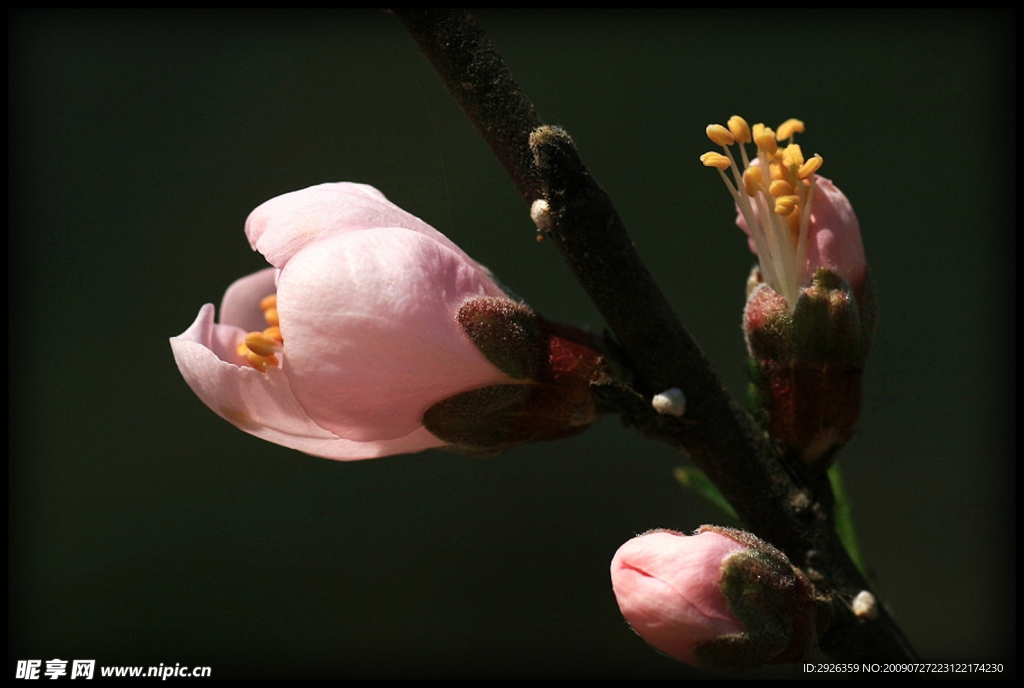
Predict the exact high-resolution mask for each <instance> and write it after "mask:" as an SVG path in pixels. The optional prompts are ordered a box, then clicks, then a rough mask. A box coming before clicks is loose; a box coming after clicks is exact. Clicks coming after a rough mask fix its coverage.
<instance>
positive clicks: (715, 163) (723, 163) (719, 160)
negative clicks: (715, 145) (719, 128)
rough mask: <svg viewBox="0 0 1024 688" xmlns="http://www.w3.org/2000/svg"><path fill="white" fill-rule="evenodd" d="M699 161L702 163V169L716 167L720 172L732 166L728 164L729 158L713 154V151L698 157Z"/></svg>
mask: <svg viewBox="0 0 1024 688" xmlns="http://www.w3.org/2000/svg"><path fill="white" fill-rule="evenodd" d="M700 161H701V162H702V163H704V167H717V168H718V169H720V170H727V169H729V166H730V165H732V163H731V162H729V158H727V157H725V156H724V155H722V154H721V153H715V152H713V151H710V152H707V153H705V154H704V155H702V156H700Z"/></svg>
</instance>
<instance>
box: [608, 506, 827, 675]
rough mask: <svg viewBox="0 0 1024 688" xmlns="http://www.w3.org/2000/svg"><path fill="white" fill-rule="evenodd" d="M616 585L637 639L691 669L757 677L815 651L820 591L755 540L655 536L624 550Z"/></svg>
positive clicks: (710, 529) (727, 535) (716, 532)
mask: <svg viewBox="0 0 1024 688" xmlns="http://www.w3.org/2000/svg"><path fill="white" fill-rule="evenodd" d="M611 577H612V588H613V590H614V592H615V597H616V600H617V601H618V604H619V609H620V611H621V612H622V615H623V616H624V617H625V618H626V620H627V621H628V622H629V624H630V626H632V628H633V630H634V631H636V633H637V634H638V635H640V637H642V638H643V639H644V640H646V641H647V642H648V643H649V644H650V645H651V646H653V647H654V648H655V649H657V650H659V651H661V652H663V653H664V654H666V655H668V656H669V657H672V658H673V659H676V660H679V661H681V662H685V663H687V664H690V665H692V666H696V667H701V668H705V669H715V670H722V671H735V670H741V669H750V668H754V667H758V666H761V665H763V664H768V663H784V662H793V661H797V660H798V659H800V658H801V657H803V656H804V655H805V654H806V653H807V652H809V651H810V650H811V649H813V648H814V647H815V644H816V631H815V603H814V590H813V587H812V586H811V584H810V582H809V581H808V580H807V578H806V576H804V574H803V573H802V572H800V571H799V570H798V569H796V568H795V567H793V566H792V565H791V564H790V562H789V560H788V559H787V558H786V556H785V555H784V554H783V553H782V552H780V551H779V550H777V549H775V548H774V547H772V546H771V545H769V544H768V543H766V542H764V541H762V540H760V539H758V538H757V537H755V536H753V535H751V534H750V533H746V532H743V531H738V530H734V529H731V528H721V527H717V526H702V527H701V528H699V529H698V530H697V531H696V532H695V533H694V535H692V536H687V535H684V534H682V533H677V532H674V531H670V530H653V531H650V532H648V533H644V534H643V535H640V536H638V537H635V538H633V539H632V540H630V541H628V542H626V543H625V544H624V545H622V547H620V548H619V550H618V551H617V552H616V553H615V557H614V558H613V559H612V565H611Z"/></svg>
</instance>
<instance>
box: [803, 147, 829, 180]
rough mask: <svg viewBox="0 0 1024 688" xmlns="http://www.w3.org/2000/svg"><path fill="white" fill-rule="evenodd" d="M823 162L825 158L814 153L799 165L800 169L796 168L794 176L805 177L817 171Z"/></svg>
mask: <svg viewBox="0 0 1024 688" xmlns="http://www.w3.org/2000/svg"><path fill="white" fill-rule="evenodd" d="M824 162H825V160H824V159H823V158H822V157H821V156H820V155H818V154H817V153H815V154H814V157H812V158H811V159H809V160H808V161H807V162H805V163H804V164H803V165H801V166H800V169H798V170H797V171H796V178H797V179H807V178H808V177H810V176H811V175H812V174H814V173H815V172H817V171H818V169H819V168H821V166H822V164H823V163H824Z"/></svg>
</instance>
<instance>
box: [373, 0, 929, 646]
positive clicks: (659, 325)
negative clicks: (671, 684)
mask: <svg viewBox="0 0 1024 688" xmlns="http://www.w3.org/2000/svg"><path fill="white" fill-rule="evenodd" d="M392 11H393V12H394V14H395V15H397V16H398V18H399V19H400V20H401V21H402V23H403V24H404V25H405V27H406V29H407V30H408V31H409V33H410V34H411V35H412V37H413V39H414V40H415V41H416V42H417V44H418V45H419V48H420V50H421V51H422V52H423V54H424V55H425V56H426V57H427V59H428V60H429V61H430V62H431V63H432V64H433V66H434V68H435V70H436V71H437V73H438V75H439V76H440V78H441V80H442V81H443V82H444V84H445V85H446V86H447V88H448V90H449V91H450V92H451V93H452V95H454V97H455V99H456V100H457V101H458V102H459V104H460V106H461V107H462V109H463V110H464V111H465V112H466V114H467V116H468V117H469V119H470V120H471V121H472V122H473V124H474V125H475V126H476V128H477V130H478V131H479V132H480V133H481V135H482V136H483V137H484V139H485V140H486V141H487V143H488V145H489V146H490V147H491V150H492V151H493V152H494V155H495V156H496V157H497V159H498V160H499V161H500V162H501V164H502V165H503V166H504V167H505V170H506V172H507V173H508V175H509V177H510V178H511V179H512V181H513V183H514V184H515V186H516V188H517V189H518V190H519V193H520V194H521V195H522V197H523V199H524V200H525V201H526V202H527V203H528V204H532V203H533V202H534V201H536V200H538V199H543V200H545V201H547V202H548V204H549V208H550V212H551V226H550V231H549V232H548V235H549V236H550V237H551V239H552V241H553V243H554V244H555V246H556V247H557V248H558V249H559V251H561V253H562V255H563V256H564V258H565V259H566V261H567V262H568V263H569V266H570V267H571V268H572V271H573V273H574V274H575V276H576V279H577V280H578V281H579V282H580V284H581V285H582V286H583V288H584V290H585V291H586V292H587V294H588V295H589V296H590V298H591V300H593V302H594V304H595V305H596V306H597V307H598V309H599V310H600V312H601V314H602V315H603V316H604V318H605V321H606V322H607V324H608V327H609V329H610V330H611V331H612V332H613V333H614V335H615V337H616V338H617V340H618V343H619V345H620V346H621V348H622V351H623V352H624V354H625V356H626V357H627V359H628V362H629V364H630V365H631V366H632V368H633V369H634V370H635V372H636V373H637V376H638V379H637V381H636V383H635V385H634V387H635V388H636V391H633V390H631V389H628V388H625V387H623V388H609V389H605V390H601V391H600V394H601V398H602V401H603V403H604V404H606V405H610V406H613V407H615V408H616V409H617V410H618V411H620V412H621V413H622V414H623V417H624V419H626V420H627V422H629V423H630V424H632V425H635V426H636V427H637V428H638V429H640V430H641V431H642V432H644V433H645V434H647V435H649V436H652V437H656V438H658V439H661V440H663V441H666V442H669V443H671V444H673V445H674V446H676V447H678V448H680V449H683V450H685V451H686V452H687V453H688V454H689V455H690V457H691V459H692V460H693V462H694V463H695V464H696V465H697V466H698V467H699V468H700V469H701V470H703V471H704V472H705V473H706V474H707V476H708V477H709V478H710V479H711V481H712V482H714V484H715V485H716V487H717V488H718V489H719V490H720V491H721V493H722V494H723V495H724V496H725V498H726V499H727V500H728V501H729V502H730V504H732V505H733V507H734V508H735V509H736V512H737V513H738V514H739V517H740V518H741V519H742V521H743V523H744V524H745V526H746V527H747V528H748V529H749V530H751V531H753V532H754V533H755V534H757V535H759V536H760V537H762V538H764V539H765V540H768V541H769V542H771V543H772V544H774V545H775V546H776V547H778V548H780V549H782V550H783V551H785V552H786V554H787V555H788V556H789V557H790V559H791V560H792V561H793V563H794V564H796V565H797V566H800V567H801V568H802V569H803V570H804V571H805V572H806V573H807V574H808V576H809V577H810V578H811V580H812V581H813V582H814V584H815V587H816V588H817V590H818V591H819V592H820V593H823V594H825V595H826V596H829V597H831V600H832V605H831V614H832V619H831V622H830V623H829V624H828V625H827V629H826V630H825V631H824V632H823V634H822V636H821V637H820V638H819V643H820V645H821V647H822V649H823V650H824V651H825V652H826V653H827V654H829V655H830V656H832V657H833V658H835V659H842V660H847V661H855V660H871V661H884V660H908V659H913V658H915V656H916V653H915V652H914V650H913V648H912V647H911V645H910V643H909V642H908V641H907V639H906V638H905V637H904V636H903V633H902V632H901V631H900V629H899V628H898V627H897V626H896V624H895V622H894V621H893V620H892V618H891V617H890V616H889V615H888V614H887V613H886V612H885V610H884V608H881V609H880V613H879V615H878V616H877V618H875V619H860V618H857V617H855V616H854V615H853V613H852V611H851V610H850V607H849V602H850V600H852V599H853V598H854V597H855V596H856V595H857V594H858V593H859V592H860V591H862V590H869V589H870V586H869V585H868V583H867V582H866V581H865V580H864V579H863V577H862V575H861V574H860V572H859V571H858V570H857V567H856V566H855V565H854V563H853V562H852V561H851V560H850V558H849V556H848V555H847V553H846V551H845V550H844V549H843V546H842V544H841V542H840V541H839V538H838V537H837V536H836V532H835V526H834V521H833V506H834V505H833V495H832V491H831V488H830V486H829V484H828V479H827V477H825V476H824V475H819V476H811V475H808V474H807V472H806V471H804V470H803V468H802V466H799V465H793V464H786V463H785V462H784V459H783V458H782V457H781V456H780V455H779V453H778V452H776V451H774V449H773V448H772V447H770V446H769V445H768V444H767V443H766V442H765V440H764V439H763V437H762V435H761V433H759V432H758V431H757V430H756V429H755V428H754V426H753V425H752V424H751V422H750V420H749V418H748V417H747V415H746V413H744V412H743V411H742V410H741V409H740V408H739V407H738V406H737V404H736V403H735V402H734V401H733V399H732V397H731V396H730V395H729V393H728V392H727V391H726V390H725V388H724V386H723V385H722V383H721V381H720V380H719V378H718V376H717V375H716V374H715V372H714V371H713V370H712V368H711V365H710V363H709V362H708V360H707V358H706V357H705V356H704V355H703V353H702V352H701V351H700V349H699V348H698V346H697V344H696V343H695V342H694V341H693V339H692V338H691V337H690V335H689V333H688V332H687V331H686V329H685V328H684V327H683V326H682V324H681V323H680V322H679V319H678V318H677V317H676V315H675V313H674V312H673V310H672V307H671V306H670V305H669V303H668V301H667V300H666V299H665V297H664V295H663V294H662V292H661V290H660V289H659V288H658V286H657V284H655V282H654V279H653V278H652V277H651V274H650V272H649V271H648V270H647V268H646V266H645V265H644V264H643V262H642V261H641V260H640V257H639V255H638V254H637V252H636V250H635V248H634V247H633V244H632V242H631V241H630V239H629V236H628V234H627V233H626V229H625V227H624V226H623V224H622V221H621V220H620V219H619V216H618V214H617V213H616V212H615V209H614V207H613V206H612V203H611V200H610V199H609V198H608V196H607V194H606V193H605V192H604V190H603V189H602V188H601V187H600V186H599V185H598V184H597V182H596V181H595V180H594V179H593V177H591V176H590V174H589V172H588V171H587V169H586V167H585V165H584V164H583V162H582V160H581V159H580V157H579V154H578V152H577V150H576V147H575V145H574V144H573V142H572V140H571V139H570V137H569V135H568V134H567V133H566V132H565V131H563V130H562V129H560V128H557V127H552V126H546V125H544V124H543V123H542V121H541V120H540V117H539V115H538V114H537V112H536V111H535V109H534V107H533V105H532V103H531V102H530V101H529V100H528V99H527V98H526V96H525V95H524V94H523V93H522V91H521V90H520V89H519V86H518V84H517V83H516V81H515V79H514V78H513V77H512V75H511V73H510V72H509V70H508V69H507V67H506V66H505V64H504V62H503V61H502V59H501V57H500V55H498V53H497V51H496V50H495V49H494V47H493V46H492V45H491V43H490V41H489V40H488V39H487V37H486V35H485V34H484V31H483V29H482V28H481V27H480V26H479V24H478V23H477V22H476V20H475V19H474V18H473V17H472V16H471V15H470V14H468V13H467V12H464V11H461V10H392ZM672 387H679V388H680V389H682V390H683V392H684V393H685V395H686V399H687V411H686V417H685V420H683V419H676V418H673V417H671V416H660V415H658V414H656V413H655V412H654V411H653V410H652V408H651V406H650V399H651V396H652V394H656V393H658V392H661V391H663V390H666V389H670V388H672ZM879 607H881V605H879Z"/></svg>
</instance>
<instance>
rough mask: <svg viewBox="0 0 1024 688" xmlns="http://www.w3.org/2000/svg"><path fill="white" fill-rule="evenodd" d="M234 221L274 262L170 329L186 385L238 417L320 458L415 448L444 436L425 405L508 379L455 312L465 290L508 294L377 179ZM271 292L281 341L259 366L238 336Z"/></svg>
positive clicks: (325, 189) (311, 192)
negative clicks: (426, 420)
mask: <svg viewBox="0 0 1024 688" xmlns="http://www.w3.org/2000/svg"><path fill="white" fill-rule="evenodd" d="M246 234H247V236H248V238H249V242H250V243H251V245H252V247H253V248H254V249H255V250H257V251H259V252H260V253H262V254H263V255H264V256H265V257H266V258H267V260H268V262H269V263H270V264H271V265H272V266H273V267H270V268H267V269H265V270H262V271H260V272H257V273H255V274H252V275H249V276H247V277H243V278H241V279H240V280H238V281H237V282H235V283H234V284H232V285H231V286H230V287H229V288H228V290H227V292H226V293H225V294H224V299H223V302H222V304H221V312H220V321H219V322H218V323H215V322H214V307H213V305H212V304H207V305H205V306H203V307H202V308H201V309H200V311H199V315H198V316H197V318H196V320H195V322H194V323H193V324H192V326H191V327H189V328H188V329H187V330H186V331H185V332H184V333H182V334H181V335H179V336H177V337H172V338H171V348H172V349H173V352H174V357H175V360H176V361H177V364H178V368H179V369H180V371H181V373H182V375H183V376H184V378H185V380H186V381H187V382H188V384H189V386H190V387H191V388H192V389H193V391H195V393H196V394H197V395H198V396H199V398H200V399H202V401H203V402H204V403H205V404H206V405H207V406H209V407H210V408H211V409H213V410H214V411H215V412H216V413H218V414H219V415H220V416H222V417H223V418H225V419H226V420H228V421H230V422H231V423H233V424H235V425H236V426H238V427H239V428H241V429H242V430H245V431H246V432H248V433H250V434H253V435H255V436H257V437H261V438H263V439H266V440H269V441H271V442H275V443H277V444H281V445H284V446H286V447H291V448H293V449H298V450H300V451H303V452H306V453H309V454H313V455H316V456H322V457H326V458H331V459H339V460H353V459H366V458H373V457H378V456H384V455H388V454H399V453H410V452H416V451H420V450H423V449H427V448H430V447H438V446H442V445H443V444H444V442H443V441H442V440H440V439H439V438H437V437H435V436H434V435H432V434H431V433H430V432H428V431H427V430H426V429H425V428H424V427H423V423H422V417H423V414H424V412H425V411H426V410H427V409H428V408H430V407H431V406H432V405H433V404H435V403H437V402H439V401H441V400H443V399H446V398H448V397H451V396H453V395H455V394H459V393H462V392H466V391H469V390H474V389H478V388H481V387H485V386H488V385H495V384H508V383H511V382H513V380H512V379H511V378H510V377H509V376H508V375H506V374H505V373H503V372H501V371H500V370H498V369H497V368H496V367H495V366H494V365H493V364H492V363H490V362H489V361H488V360H487V359H486V358H485V357H484V355H483V354H482V353H481V352H480V351H479V350H478V349H477V348H476V347H475V346H474V345H473V343H472V342H471V341H470V340H469V338H468V337H467V335H466V333H465V332H464V331H463V329H462V327H461V326H460V325H459V323H458V322H457V321H456V320H455V314H456V312H457V311H458V309H459V307H460V305H461V304H463V303H464V302H465V301H466V300H467V299H471V298H475V297H480V296H489V297H499V298H506V299H507V298H508V296H507V295H506V294H505V292H504V291H503V290H502V289H501V288H500V287H499V286H498V285H497V283H496V282H495V280H494V279H493V278H492V276H491V274H490V273H489V272H488V271H487V270H486V269H485V268H483V267H482V266H481V265H479V264H478V263H476V262H475V261H474V260H473V259H471V258H470V257H469V256H468V255H466V254H465V253H464V252H463V251H462V250H461V249H460V248H458V247H457V246H456V245H455V244H454V243H452V241H451V240H449V239H448V238H447V237H445V236H444V235H442V234H441V233H440V232H438V231H436V230H435V229H433V228H432V227H430V226H429V225H428V224H426V223H425V222H423V221H422V220H420V219H419V218H417V217H414V216H413V215H410V214H409V213H407V212H405V211H404V210H402V209H401V208H399V207H397V206H396V205H394V204H393V203H391V202H390V201H388V200H387V199H386V198H385V197H384V195H383V194H382V193H381V192H380V191H378V190H376V189H374V188H372V187H369V186H365V185H362V184H352V183H338V184H322V185H319V186H314V187H311V188H308V189H304V190H301V191H295V192H292V193H288V194H285V195H283V196H279V197H277V198H274V199H271V200H269V201H267V202H266V203H264V204H263V205H261V206H259V207H258V208H256V210H254V211H253V212H252V214H251V215H250V216H249V219H248V221H247V222H246ZM274 293H276V295H277V304H276V315H275V317H274V321H275V322H277V321H279V327H280V339H281V340H283V343H280V342H275V343H274V344H275V353H273V354H272V355H269V356H267V357H265V358H263V359H261V360H264V361H270V363H269V364H266V365H264V366H262V367H263V370H260V369H257V367H253V365H255V364H253V365H250V363H249V362H248V360H252V359H251V358H250V359H248V360H247V358H246V355H247V352H246V350H245V344H244V342H245V341H246V339H245V338H246V333H247V332H252V331H259V330H264V329H265V328H267V324H268V322H270V315H269V313H268V312H267V311H266V310H261V306H260V305H259V304H260V301H261V299H263V297H266V296H268V295H271V294H274ZM267 331H268V332H269V330H267ZM240 345H241V349H240ZM257 358H259V357H257ZM271 359H272V360H271Z"/></svg>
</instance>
